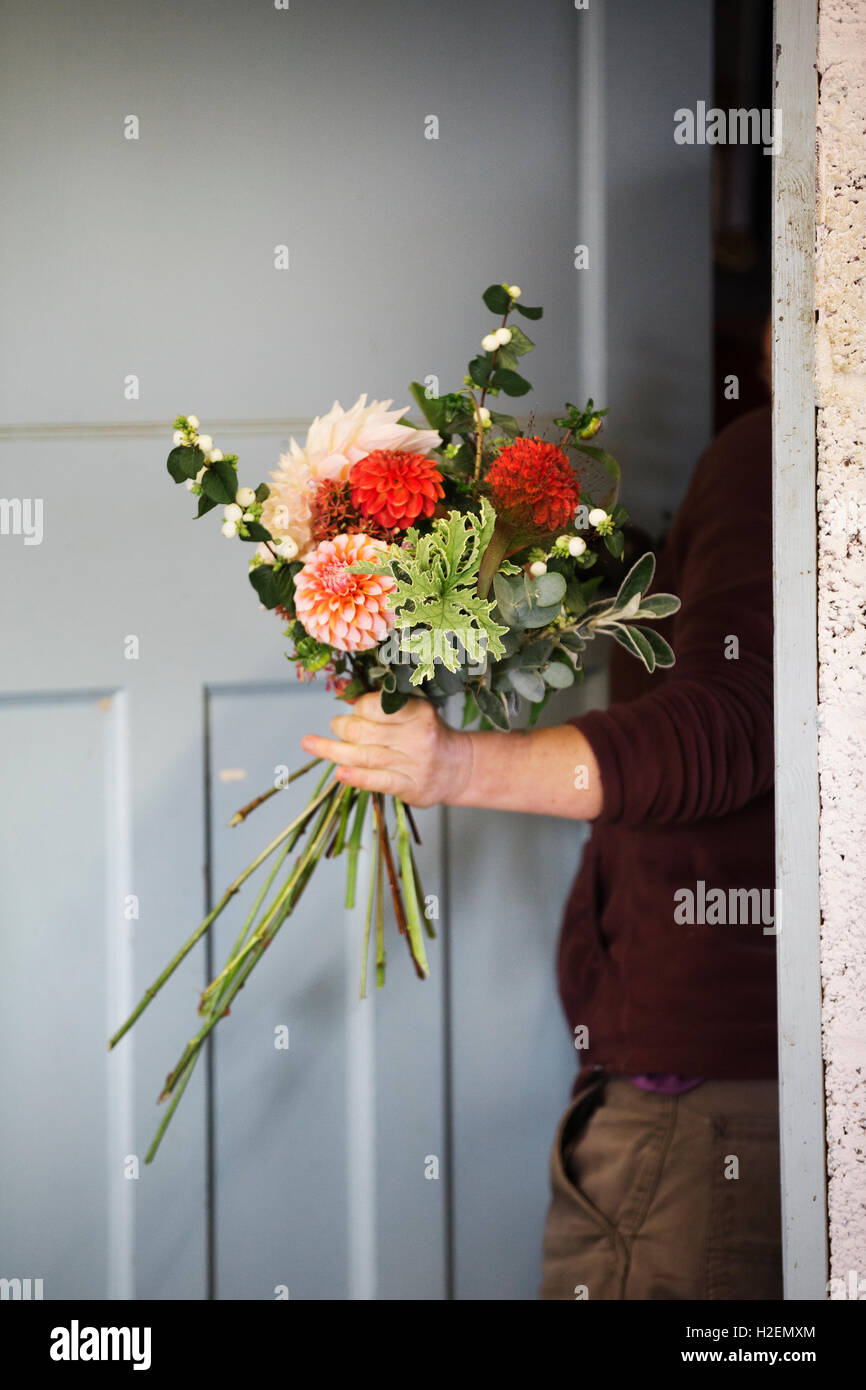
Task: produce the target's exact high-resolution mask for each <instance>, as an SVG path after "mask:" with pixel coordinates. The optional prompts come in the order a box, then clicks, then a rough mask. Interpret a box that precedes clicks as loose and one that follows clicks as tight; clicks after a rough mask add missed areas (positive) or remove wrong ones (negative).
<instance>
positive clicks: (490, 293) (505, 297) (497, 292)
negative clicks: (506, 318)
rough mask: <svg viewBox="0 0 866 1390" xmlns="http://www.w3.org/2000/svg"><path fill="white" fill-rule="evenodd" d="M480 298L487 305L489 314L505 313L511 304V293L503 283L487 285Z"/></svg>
mask: <svg viewBox="0 0 866 1390" xmlns="http://www.w3.org/2000/svg"><path fill="white" fill-rule="evenodd" d="M481 298H482V299H483V300H484V303H485V304H486V305H487V307H488V309H489V310H490V312H491V314H507V313H508V309H509V306H510V304H511V295H510V294H509V293H508V291H507V290H506V289H505V287H504V286H503V285H488V287H487V289H486V290H485V291H484V293H483V295H482V296H481Z"/></svg>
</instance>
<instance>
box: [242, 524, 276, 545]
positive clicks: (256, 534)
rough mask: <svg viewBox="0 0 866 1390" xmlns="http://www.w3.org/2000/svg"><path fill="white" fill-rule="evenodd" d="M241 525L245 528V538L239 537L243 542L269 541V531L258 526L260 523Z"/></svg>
mask: <svg viewBox="0 0 866 1390" xmlns="http://www.w3.org/2000/svg"><path fill="white" fill-rule="evenodd" d="M243 524H244V526H245V527H246V528H247V534H246V535H245V536H241V540H244V541H248V540H249V541H269V540H271V533H270V531H268V530H267V529H266V528H265V527H264V526H262V525H261V524H260V522H258V521H245V522H244V523H243Z"/></svg>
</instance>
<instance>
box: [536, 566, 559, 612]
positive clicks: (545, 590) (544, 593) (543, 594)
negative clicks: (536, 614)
mask: <svg viewBox="0 0 866 1390" xmlns="http://www.w3.org/2000/svg"><path fill="white" fill-rule="evenodd" d="M526 588H527V593H528V594H529V595H530V597H531V599H532V602H533V604H537V605H538V607H539V608H544V607H549V606H550V605H551V604H554V603H561V602H562V600H563V597H564V595H565V589H566V584H565V576H564V575H562V574H557V572H556V571H555V570H548V572H547V574H540V575H539V576H538V578H537V579H530V580H529V583H528V584H527V586H526Z"/></svg>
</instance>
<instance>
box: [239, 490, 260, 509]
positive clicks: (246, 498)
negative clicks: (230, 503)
mask: <svg viewBox="0 0 866 1390" xmlns="http://www.w3.org/2000/svg"><path fill="white" fill-rule="evenodd" d="M237 500H238V502H240V504H241V506H242V507H251V506H252V504H253V503H254V502H255V500H256V494H255V493H254V492H253V490H252V488H251V487H239V488H238V495H237Z"/></svg>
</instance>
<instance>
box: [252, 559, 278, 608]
mask: <svg viewBox="0 0 866 1390" xmlns="http://www.w3.org/2000/svg"><path fill="white" fill-rule="evenodd" d="M250 583H251V584H252V586H253V588H254V589H255V591H256V593H257V594H258V596H259V599H260V600H261V602H262V603H263V604H264V605H265V608H276V606H277V604H278V603H279V599H278V598H277V595H276V590H275V587H274V571H273V566H272V565H257V566H256V567H255V569H251V570H250Z"/></svg>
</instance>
